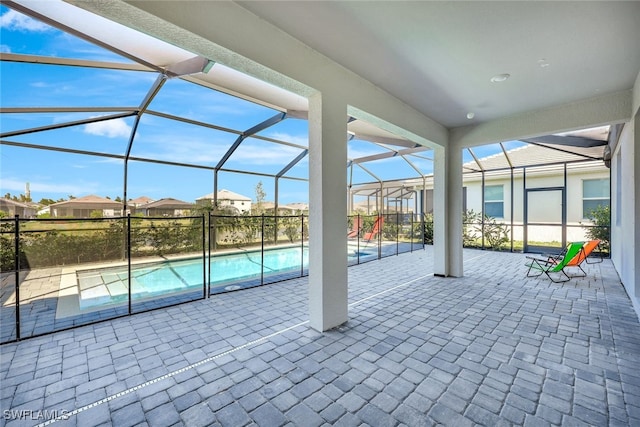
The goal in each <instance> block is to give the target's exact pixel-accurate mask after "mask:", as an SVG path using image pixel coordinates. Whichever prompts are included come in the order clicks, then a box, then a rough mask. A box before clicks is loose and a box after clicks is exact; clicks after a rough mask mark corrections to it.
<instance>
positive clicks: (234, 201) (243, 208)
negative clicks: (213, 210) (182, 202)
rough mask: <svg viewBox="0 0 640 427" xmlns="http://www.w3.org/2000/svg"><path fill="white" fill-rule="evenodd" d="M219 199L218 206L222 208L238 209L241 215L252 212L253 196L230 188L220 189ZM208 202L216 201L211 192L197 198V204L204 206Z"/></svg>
mask: <svg viewBox="0 0 640 427" xmlns="http://www.w3.org/2000/svg"><path fill="white" fill-rule="evenodd" d="M217 199H218V207H219V208H220V209H227V210H232V211H237V213H238V214H239V215H242V214H244V213H250V212H251V198H249V197H247V196H243V195H242V194H238V193H234V192H233V191H229V190H220V191H218V195H217ZM207 203H211V204H213V203H214V194H213V193H209V194H207V195H205V196H202V197H198V198H197V199H196V204H197V205H200V206H202V205H205V204H207Z"/></svg>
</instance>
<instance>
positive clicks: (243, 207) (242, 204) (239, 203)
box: [218, 199, 251, 214]
mask: <svg viewBox="0 0 640 427" xmlns="http://www.w3.org/2000/svg"><path fill="white" fill-rule="evenodd" d="M218 205H219V206H220V207H225V206H231V207H234V208H236V209H237V210H238V212H240V214H243V213H245V212H251V201H249V200H228V199H225V200H218Z"/></svg>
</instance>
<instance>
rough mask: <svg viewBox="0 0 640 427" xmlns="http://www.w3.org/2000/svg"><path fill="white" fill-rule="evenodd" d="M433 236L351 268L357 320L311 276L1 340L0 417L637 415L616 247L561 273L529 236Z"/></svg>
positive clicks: (631, 340)
mask: <svg viewBox="0 0 640 427" xmlns="http://www.w3.org/2000/svg"><path fill="white" fill-rule="evenodd" d="M432 249H433V248H432V247H427V248H426V250H424V251H417V252H413V253H407V254H403V255H399V256H393V257H390V258H384V259H382V260H380V261H375V262H371V263H366V264H362V265H359V266H354V267H350V268H349V284H350V286H349V288H350V289H349V302H350V307H349V313H350V320H349V322H348V323H347V324H345V325H343V326H341V327H339V328H337V329H335V330H332V331H330V332H326V333H323V334H321V333H318V332H316V331H313V330H312V329H310V328H309V327H308V325H307V323H306V321H307V283H308V280H307V278H302V279H295V280H290V281H286V282H281V283H277V284H272V285H268V286H263V287H259V288H252V289H247V290H243V291H240V292H232V293H227V294H220V295H216V296H213V297H211V298H209V299H206V300H201V301H195V302H192V303H188V304H183V305H180V306H175V307H171V308H166V309H161V310H156V311H152V312H147V313H143V314H138V315H135V316H130V317H124V318H119V319H116V320H111V321H107V322H102V323H98V324H94V325H90V326H84V327H80V328H77V329H74V330H70V331H65V332H59V333H54V334H51V335H47V336H43V337H38V338H33V339H28V340H24V341H21V342H18V343H11V344H5V345H2V346H1V347H0V353H1V366H0V369H1V372H0V379H1V381H2V385H1V388H2V396H1V407H2V417H0V425H7V426H14V425H38V424H47V423H48V422H51V421H52V418H54V417H55V416H61V417H62V418H65V419H59V420H56V421H55V422H54V423H53V424H54V425H61V426H66V425H78V426H89V425H113V426H118V427H120V426H128V425H150V426H172V425H186V426H198V425H203V426H205V425H207V426H208V425H221V426H243V425H259V426H279V425H292V426H294V425H297V426H320V425H371V426H383V425H390V426H394V425H408V426H419V425H436V424H442V425H455V426H465V425H492V426H493V425H536V426H538V425H559V424H563V425H640V373H639V372H640V371H639V370H638V367H639V366H640V323H639V322H638V318H637V317H636V314H635V312H634V310H633V308H632V306H631V302H630V300H629V298H628V297H627V295H626V293H625V291H624V288H623V287H622V285H621V283H620V280H619V278H618V276H617V274H616V272H615V270H614V269H613V266H612V264H611V262H610V261H609V260H605V261H604V262H603V263H601V264H591V265H589V266H588V268H587V273H588V275H587V277H586V278H582V279H573V280H571V281H570V282H568V283H565V284H555V283H552V282H550V281H549V280H548V279H547V278H545V277H540V278H526V277H525V273H526V267H525V266H524V261H525V258H524V255H523V254H511V253H495V252H488V251H486V252H485V251H475V250H465V251H464V256H465V277H463V278H459V279H455V278H438V277H434V276H433V268H432V265H433V254H432Z"/></svg>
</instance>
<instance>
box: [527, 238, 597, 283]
mask: <svg viewBox="0 0 640 427" xmlns="http://www.w3.org/2000/svg"><path fill="white" fill-rule="evenodd" d="M581 253H582V254H583V253H584V242H573V243H570V244H569V245H568V246H567V247H566V249H565V250H564V251H563V252H562V253H561V254H560V255H558V256H557V257H554V256H549V257H547V258H546V259H543V258H535V257H529V256H528V257H527V259H529V260H531V262H529V263H528V264H526V266H527V267H529V270H528V271H527V277H538V276H540V275H541V274H543V273H544V274H546V275H547V277H548V278H549V279H550V280H551V281H552V282H554V283H562V282H568V281H569V280H571V276H569V275H568V274H567V273H566V271H565V270H564V269H565V268H567V267H579V268H580V269H581V270H582V267H580V265H579V264H576V262H577V261H574V259H576V260H577V259H578V258H579V257H580V254H581ZM584 258H586V257H583V260H584ZM572 261H573V262H574V263H573V264H572V265H569V263H571V262H572ZM532 270H536V271H538V274H531V271H532ZM582 271H583V272H584V270H582ZM552 273H553V274H554V275H557V276H559V277H560V279H554V277H553V276H552V275H551V274H552ZM585 274H586V272H585ZM562 276H564V277H566V279H562Z"/></svg>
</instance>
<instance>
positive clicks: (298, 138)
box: [269, 132, 309, 147]
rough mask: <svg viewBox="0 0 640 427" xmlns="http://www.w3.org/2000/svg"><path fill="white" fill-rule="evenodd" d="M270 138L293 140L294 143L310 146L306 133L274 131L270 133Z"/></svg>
mask: <svg viewBox="0 0 640 427" xmlns="http://www.w3.org/2000/svg"><path fill="white" fill-rule="evenodd" d="M269 138H273V139H277V140H280V141H285V142H291V143H293V144H298V145H302V146H304V147H308V146H309V138H308V137H307V136H305V135H291V134H288V133H285V132H273V133H271V134H269Z"/></svg>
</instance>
